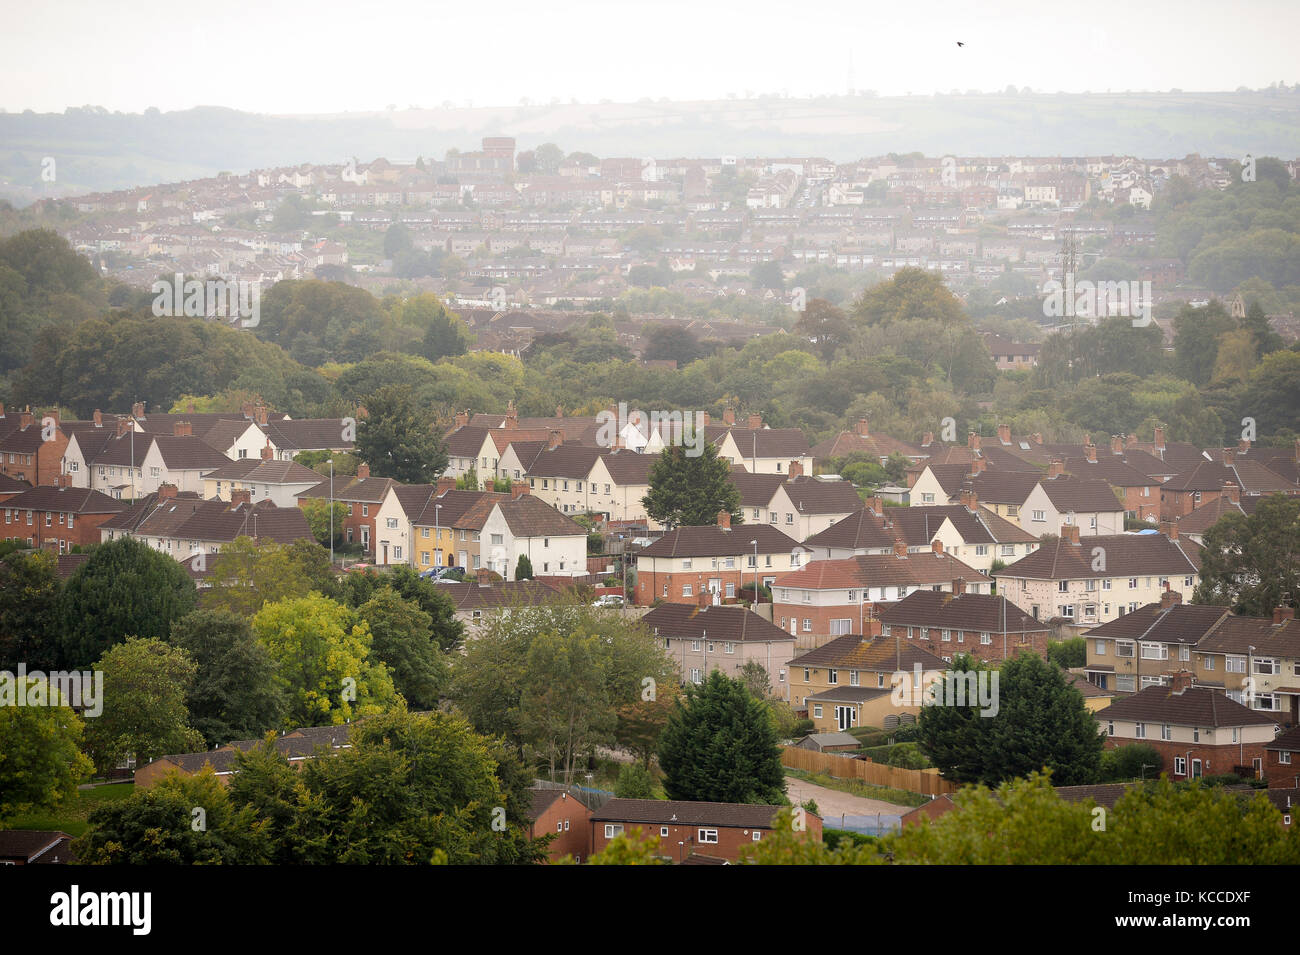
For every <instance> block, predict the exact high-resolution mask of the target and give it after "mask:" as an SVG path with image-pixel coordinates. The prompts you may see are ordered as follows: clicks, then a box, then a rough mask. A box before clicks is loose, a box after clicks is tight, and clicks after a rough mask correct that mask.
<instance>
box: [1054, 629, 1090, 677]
mask: <svg viewBox="0 0 1300 955" xmlns="http://www.w3.org/2000/svg"><path fill="white" fill-rule="evenodd" d="M1047 659H1048V660H1049V661H1050V662H1052V663H1055V664H1056V665H1057V666H1058V667H1060V668H1061V669H1062V670H1068V669H1070V668H1071V667H1081V666H1086V665H1087V663H1088V641H1086V640H1084V639H1083V637H1070V638H1068V639H1066V640H1053V641H1051V642H1049V643H1048V644H1047Z"/></svg>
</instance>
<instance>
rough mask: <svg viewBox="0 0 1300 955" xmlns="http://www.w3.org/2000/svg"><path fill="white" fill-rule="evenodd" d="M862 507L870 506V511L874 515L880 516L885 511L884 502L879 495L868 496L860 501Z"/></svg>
mask: <svg viewBox="0 0 1300 955" xmlns="http://www.w3.org/2000/svg"><path fill="white" fill-rule="evenodd" d="M862 504H863V506H864V507H867V508H870V510H871V513H873V514H875V515H876V517H882V516H883V515H884V513H885V502H884V501H883V500H882V499H881V498H880V497H879V496H876V497H869V498H867V499H866V500H865V501H863V502H862Z"/></svg>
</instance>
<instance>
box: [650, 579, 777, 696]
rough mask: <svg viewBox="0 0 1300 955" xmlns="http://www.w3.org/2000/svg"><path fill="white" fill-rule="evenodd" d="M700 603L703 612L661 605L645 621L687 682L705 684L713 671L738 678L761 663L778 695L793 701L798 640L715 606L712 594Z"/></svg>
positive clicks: (753, 617) (745, 612) (747, 613)
mask: <svg viewBox="0 0 1300 955" xmlns="http://www.w3.org/2000/svg"><path fill="white" fill-rule="evenodd" d="M699 599H700V601H701V602H702V605H701V606H698V607H692V606H690V605H688V604H682V603H665V604H660V605H659V606H658V607H656V608H654V609H653V610H651V611H650V612H649V613H647V614H646V615H645V616H644V617H642V618H641V622H642V623H643V624H645V625H646V626H647V627H649V628H651V631H652V632H653V633H654V636H655V644H656V645H657V646H659V647H660V648H661V649H662V650H663V651H664V653H665V654H666V655H667V656H668V658H669V659H670V660H672V661H673V662H674V663H676V664H677V666H678V672H679V673H680V674H681V677H682V682H683V683H686V682H691V683H703V682H704V681H705V680H706V679H707V678H708V675H709V673H711V672H712V671H713V670H721V671H722V673H723V674H724V675H726V676H728V677H732V678H733V679H734V678H737V677H739V676H740V670H741V668H742V667H744V665H745V664H746V663H749V662H750V661H757V662H758V663H759V664H760V665H762V667H763V668H764V669H765V670H766V671H767V675H768V682H769V683H770V685H771V687H772V692H773V693H774V694H775V695H776V696H778V697H779V698H781V699H783V700H787V701H788V700H789V699H790V682H789V679H788V671H789V665H790V658H791V657H793V656H794V637H793V636H791V635H790V634H788V633H786V632H785V631H784V630H782V629H781V628H780V627H775V626H773V625H772V624H771V623H769V622H768V621H767V620H765V619H764V618H763V617H761V616H759V615H758V614H756V613H754V612H753V611H751V610H749V609H748V608H746V607H740V606H734V605H733V606H713V601H712V595H711V594H709V593H707V592H706V593H705V594H703V595H702V596H701V597H700V598H699Z"/></svg>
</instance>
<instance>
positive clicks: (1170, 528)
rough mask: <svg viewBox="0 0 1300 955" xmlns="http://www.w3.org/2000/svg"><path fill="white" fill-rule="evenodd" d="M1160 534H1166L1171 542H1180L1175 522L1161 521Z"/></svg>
mask: <svg viewBox="0 0 1300 955" xmlns="http://www.w3.org/2000/svg"><path fill="white" fill-rule="evenodd" d="M1160 533H1161V534H1164V535H1165V536H1166V537H1168V538H1169V539H1170V540H1171V541H1176V540H1178V524H1177V523H1175V522H1174V521H1161V522H1160Z"/></svg>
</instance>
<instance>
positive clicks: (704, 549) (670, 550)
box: [637, 524, 799, 557]
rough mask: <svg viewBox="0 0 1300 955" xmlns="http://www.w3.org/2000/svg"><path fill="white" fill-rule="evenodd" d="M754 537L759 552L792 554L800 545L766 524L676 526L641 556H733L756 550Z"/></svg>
mask: <svg viewBox="0 0 1300 955" xmlns="http://www.w3.org/2000/svg"><path fill="white" fill-rule="evenodd" d="M752 540H757V541H758V552H759V553H760V554H789V553H791V552H792V551H793V550H794V548H796V547H798V546H799V543H798V541H796V540H795V539H794V538H792V537H787V536H786V535H785V534H783V533H781V532H780V531H779V530H777V529H776V528H775V527H771V526H769V525H767V524H736V525H734V526H733V527H731V528H730V529H724V528H721V527H718V526H717V525H716V524H703V525H699V526H692V527H676V528H673V529H672V530H671V531H669V532H668V533H667V534H665V535H664V536H663V537H661V538H659V540H657V541H655V542H654V543H653V544H651V545H650V546H649V547H646V548H645V549H643V550H641V551H640V552H639V553H638V555H637V556H639V557H732V556H739V555H743V554H753V553H754V545H753V544H751V543H750V541H752Z"/></svg>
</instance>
